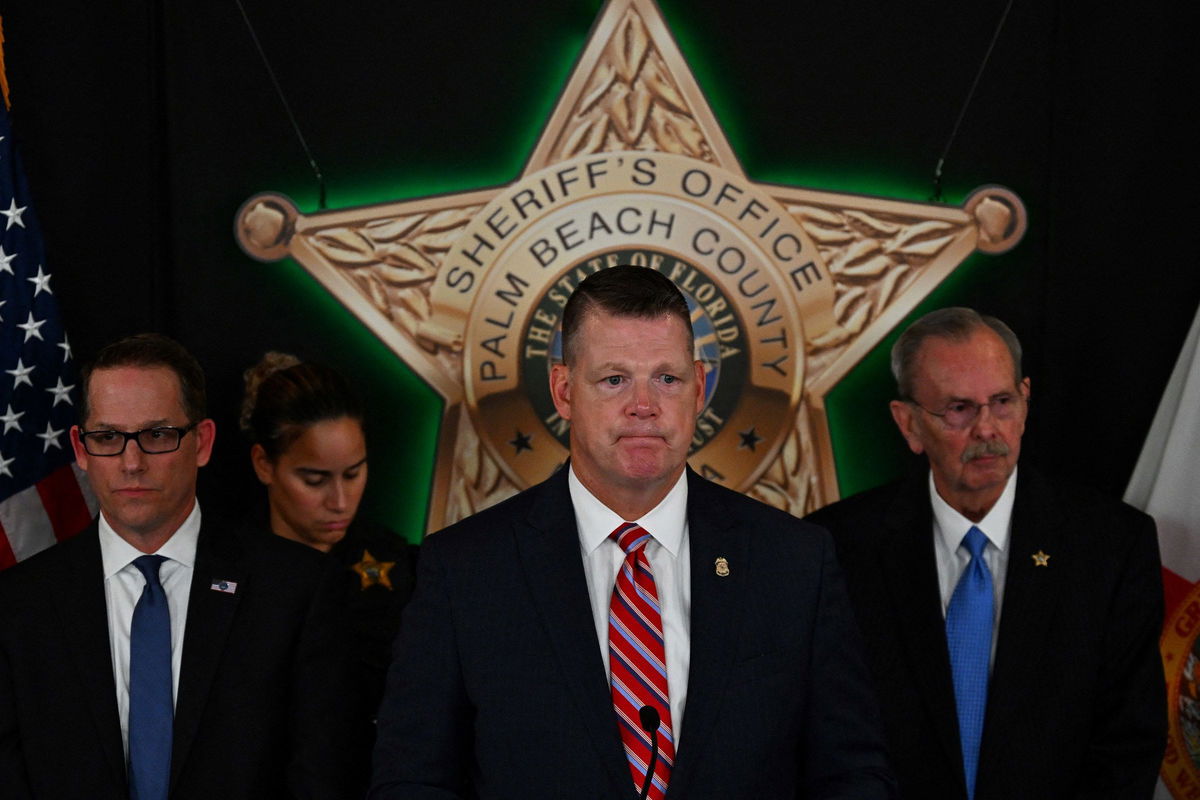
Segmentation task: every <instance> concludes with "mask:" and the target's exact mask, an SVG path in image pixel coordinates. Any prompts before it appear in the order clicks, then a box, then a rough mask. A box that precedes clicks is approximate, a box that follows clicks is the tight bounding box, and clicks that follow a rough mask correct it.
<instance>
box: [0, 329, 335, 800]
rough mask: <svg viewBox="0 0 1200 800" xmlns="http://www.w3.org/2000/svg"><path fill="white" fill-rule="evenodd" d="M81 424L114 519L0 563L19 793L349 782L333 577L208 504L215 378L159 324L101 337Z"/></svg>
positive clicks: (1, 627) (0, 768) (331, 793)
mask: <svg viewBox="0 0 1200 800" xmlns="http://www.w3.org/2000/svg"><path fill="white" fill-rule="evenodd" d="M80 422H81V423H82V427H80V426H75V427H73V428H72V429H71V441H72V443H73V445H74V448H75V454H76V458H77V460H78V462H79V464H80V466H81V467H82V468H83V469H85V470H86V471H87V477H88V483H89V484H90V486H91V487H92V490H93V492H94V493H95V495H96V497H97V499H98V501H99V505H100V515H99V516H98V517H97V519H96V520H95V521H94V522H93V523H92V525H91V527H89V528H88V529H87V530H86V531H84V532H83V533H81V534H79V535H78V536H76V537H74V538H72V539H68V540H66V541H64V542H61V543H59V544H57V545H55V546H54V547H51V548H49V549H48V550H45V551H43V552H41V553H39V554H37V555H36V556H34V557H32V558H30V559H28V560H26V561H23V562H21V563H20V564H18V565H16V566H15V567H13V568H12V569H9V570H6V571H5V572H4V573H2V574H0V795H2V796H3V797H4V798H5V800H73V799H74V798H78V800H128V798H136V800H167V798H170V800H190V799H192V798H197V799H198V798H212V797H220V798H226V799H227V800H230V799H232V798H244V800H251V799H253V800H264V798H280V800H282V799H283V798H295V797H305V798H329V800H341V798H343V797H345V796H346V786H347V784H348V783H349V776H347V775H346V774H345V766H344V765H345V754H344V752H343V751H344V747H345V745H344V742H345V740H346V732H347V730H348V728H349V718H348V713H349V710H348V704H347V703H346V701H345V698H344V696H343V694H344V690H345V685H346V681H345V679H344V677H343V670H344V661H343V658H342V652H343V647H342V644H341V640H340V636H339V626H338V619H337V615H336V606H335V605H334V603H333V600H332V598H333V597H334V596H335V595H334V594H333V590H334V589H335V588H336V584H335V583H333V579H334V578H336V577H337V576H336V575H335V574H333V573H331V572H330V570H329V568H328V567H327V564H326V562H325V561H324V559H322V558H320V557H319V555H318V554H316V553H315V551H312V550H310V549H309V548H307V547H304V546H302V545H299V544H296V543H294V542H288V541H286V540H284V539H281V538H279V537H277V536H265V535H261V534H257V533H245V532H243V531H240V530H238V529H236V528H231V527H229V526H227V525H223V524H221V523H220V522H219V521H216V520H214V519H212V518H210V516H209V515H207V514H205V515H204V516H203V518H202V517H201V513H200V506H199V504H198V503H197V501H196V477H197V472H198V470H199V468H200V467H202V466H204V465H205V464H206V463H207V462H208V460H209V457H210V455H211V453H212V446H213V441H214V438H215V436H216V427H215V425H214V424H213V421H212V420H211V419H208V417H207V414H206V413H205V393H204V374H203V372H201V370H200V366H199V365H198V364H197V363H196V361H195V359H194V358H192V356H191V355H190V354H189V353H188V352H187V351H186V350H184V349H183V348H182V347H181V346H180V345H179V344H178V343H176V342H174V341H171V340H170V339H167V338H166V337H163V336H158V335H154V334H143V335H139V336H133V337H129V338H127V339H123V340H121V341H119V342H115V343H113V344H111V345H109V346H108V347H106V348H104V349H102V350H101V351H100V353H99V354H98V356H97V358H96V361H95V362H94V364H93V365H92V366H91V367H90V368H89V369H88V370H86V371H85V372H84V375H83V403H82V404H81V407H80Z"/></svg>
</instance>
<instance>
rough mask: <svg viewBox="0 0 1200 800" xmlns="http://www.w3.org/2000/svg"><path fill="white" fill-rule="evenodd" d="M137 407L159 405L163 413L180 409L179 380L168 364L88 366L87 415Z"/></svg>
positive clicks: (181, 401) (181, 405)
mask: <svg viewBox="0 0 1200 800" xmlns="http://www.w3.org/2000/svg"><path fill="white" fill-rule="evenodd" d="M130 404H136V406H137V407H138V408H145V407H154V408H159V409H161V413H162V414H163V416H164V417H165V416H166V415H168V414H172V413H175V412H177V411H179V410H182V409H183V384H182V383H181V382H180V380H179V376H178V375H176V374H175V371H174V370H172V369H171V368H170V367H164V366H158V365H154V366H114V367H103V368H101V369H95V370H92V373H91V375H90V376H89V377H88V408H89V409H90V411H91V414H90V416H92V417H95V416H96V413H97V412H98V411H100V410H101V408H103V409H104V410H105V411H106V412H108V413H114V412H121V411H124V410H132V409H130V408H129V406H130Z"/></svg>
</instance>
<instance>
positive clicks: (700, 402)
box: [692, 360, 704, 416]
mask: <svg viewBox="0 0 1200 800" xmlns="http://www.w3.org/2000/svg"><path fill="white" fill-rule="evenodd" d="M692 365H693V366H694V367H695V369H696V416H700V412H701V411H703V410H704V364H703V363H702V362H700V361H698V360H697V361H693V362H692Z"/></svg>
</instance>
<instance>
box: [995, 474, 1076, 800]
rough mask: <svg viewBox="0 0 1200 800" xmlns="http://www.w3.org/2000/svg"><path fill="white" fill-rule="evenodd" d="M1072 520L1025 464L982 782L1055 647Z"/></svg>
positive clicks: (1020, 478)
mask: <svg viewBox="0 0 1200 800" xmlns="http://www.w3.org/2000/svg"><path fill="white" fill-rule="evenodd" d="M1068 524H1069V520H1067V519H1066V518H1065V517H1064V516H1063V513H1062V510H1061V509H1059V508H1058V507H1057V506H1055V505H1054V503H1053V502H1052V500H1051V496H1050V494H1049V490H1048V489H1046V488H1045V487H1044V486H1043V484H1042V483H1041V479H1040V477H1038V476H1037V475H1036V474H1035V473H1034V472H1033V470H1032V469H1031V468H1030V467H1027V466H1022V467H1021V470H1020V473H1019V474H1018V478H1017V496H1016V501H1015V503H1014V504H1013V516H1012V532H1011V536H1010V539H1009V556H1008V570H1007V574H1006V577H1005V583H1004V599H1003V605H1002V606H1001V610H1000V631H999V633H998V636H997V642H996V663H995V666H994V668H993V670H992V679H991V685H990V687H989V690H988V707H987V717H986V720H985V722H984V726H985V727H984V734H983V743H982V747H981V752H980V763H979V775H980V778H979V785H981V786H982V785H983V784H984V780H985V775H986V773H987V772H988V771H989V770H990V769H992V768H994V766H995V765H998V764H1002V763H1006V762H1005V760H1004V758H1003V757H1002V756H1003V751H1004V749H1005V748H1006V747H1007V746H1008V742H1007V741H1006V737H1005V734H1004V732H1005V731H1008V732H1011V731H1013V730H1021V729H1022V728H1023V726H1022V725H1021V724H1020V723H1018V722H1016V721H1014V717H1019V716H1021V715H1022V714H1025V713H1026V712H1027V710H1028V709H1027V706H1026V704H1025V703H1024V702H1023V698H1026V697H1029V696H1031V695H1030V688H1031V687H1034V686H1036V685H1037V683H1038V682H1039V680H1040V678H1039V675H1040V674H1041V673H1042V669H1043V661H1044V659H1045V654H1046V653H1047V652H1049V651H1050V650H1051V649H1052V648H1051V647H1050V644H1049V643H1048V642H1047V636H1048V635H1049V631H1051V630H1052V629H1053V627H1054V624H1053V618H1052V617H1053V614H1054V612H1055V610H1056V609H1057V608H1058V606H1059V602H1058V594H1059V586H1060V585H1061V582H1060V581H1058V580H1056V572H1055V569H1054V564H1055V561H1054V558H1057V559H1059V563H1063V561H1064V560H1065V559H1066V557H1067V556H1068V555H1069V554H1068V553H1067V552H1066V537H1064V536H1063V534H1062V532H1063V531H1064V530H1065V529H1066V526H1067V525H1068ZM1037 552H1044V553H1048V554H1051V556H1052V559H1051V561H1050V562H1049V563H1048V564H1047V566H1042V567H1039V566H1037V564H1036V563H1035V562H1034V560H1033V557H1032V556H1033V554H1034V553H1037Z"/></svg>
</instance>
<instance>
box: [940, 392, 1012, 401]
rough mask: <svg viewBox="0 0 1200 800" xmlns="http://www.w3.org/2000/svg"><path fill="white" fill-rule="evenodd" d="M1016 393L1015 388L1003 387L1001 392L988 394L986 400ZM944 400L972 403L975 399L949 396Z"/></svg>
mask: <svg viewBox="0 0 1200 800" xmlns="http://www.w3.org/2000/svg"><path fill="white" fill-rule="evenodd" d="M1017 394H1018V392H1017V391H1016V390H1015V389H1005V390H1004V391H1002V392H996V393H995V394H990V395H988V400H989V401H991V400H995V399H996V398H998V397H1004V396H1005V395H1008V396H1010V397H1012V396H1015V395H1017ZM946 402H947V403H974V402H975V400H974V399H973V398H970V397H951V398H950V399H948V400H947V401H946Z"/></svg>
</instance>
